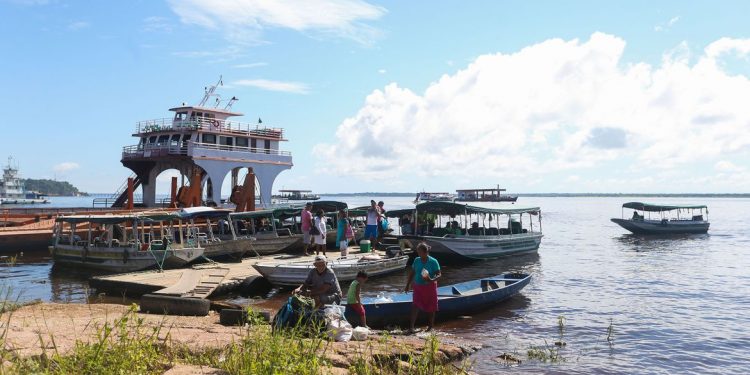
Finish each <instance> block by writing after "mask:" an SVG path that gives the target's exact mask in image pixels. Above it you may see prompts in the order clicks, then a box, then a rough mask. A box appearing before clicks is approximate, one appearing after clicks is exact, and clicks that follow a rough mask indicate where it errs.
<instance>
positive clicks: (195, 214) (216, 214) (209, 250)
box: [177, 207, 255, 259]
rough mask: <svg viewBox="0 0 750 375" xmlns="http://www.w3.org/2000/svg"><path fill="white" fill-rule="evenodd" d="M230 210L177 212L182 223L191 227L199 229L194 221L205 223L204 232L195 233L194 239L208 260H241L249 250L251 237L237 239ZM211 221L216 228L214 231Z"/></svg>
mask: <svg viewBox="0 0 750 375" xmlns="http://www.w3.org/2000/svg"><path fill="white" fill-rule="evenodd" d="M230 213H232V211H230V210H222V209H215V208H213V207H189V208H183V209H180V210H179V211H177V215H178V216H179V217H180V218H181V219H182V220H183V221H189V222H190V223H191V224H192V226H193V227H195V228H199V227H200V226H197V225H196V223H195V221H196V220H200V221H205V231H203V232H197V233H196V234H195V236H196V238H198V241H199V242H200V244H201V245H202V246H203V248H204V255H205V256H206V258H209V259H220V258H224V257H229V258H234V259H237V258H242V256H243V255H244V254H245V253H247V252H248V251H250V250H251V247H252V242H253V241H255V238H253V237H237V235H236V234H235V233H234V231H233V230H232V228H231V225H230V224H229V223H230V219H229V214H230ZM212 219H213V221H215V222H216V224H217V227H216V230H214V226H213V224H214V223H213V222H212Z"/></svg>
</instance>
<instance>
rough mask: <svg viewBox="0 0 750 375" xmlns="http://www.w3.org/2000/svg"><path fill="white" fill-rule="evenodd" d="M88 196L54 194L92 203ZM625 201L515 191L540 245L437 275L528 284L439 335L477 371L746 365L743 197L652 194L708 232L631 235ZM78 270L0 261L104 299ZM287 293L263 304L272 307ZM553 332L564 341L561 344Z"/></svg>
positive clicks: (730, 369) (72, 202) (2, 275)
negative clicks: (534, 214) (464, 347)
mask: <svg viewBox="0 0 750 375" xmlns="http://www.w3.org/2000/svg"><path fill="white" fill-rule="evenodd" d="M328 198H331V199H336V200H342V201H345V202H347V203H349V204H350V206H358V205H365V204H367V203H368V202H369V197H368V198H363V197H355V196H343V197H342V196H338V197H323V199H328ZM373 198H374V199H381V198H379V197H373ZM86 199H87V198H58V200H57V201H54V202H53V203H54V204H55V205H58V206H61V205H64V206H70V207H73V206H90V198H88V201H86ZM382 199H383V200H384V201H385V202H386V208H388V209H396V208H405V207H407V206H409V204H410V199H411V198H407V197H382ZM628 200H639V199H638V198H601V197H596V198H562V197H555V198H546V197H521V198H519V202H518V203H517V204H516V205H517V206H539V207H541V208H542V213H543V219H542V223H543V229H544V235H545V237H544V239H543V240H542V245H541V247H540V248H539V253H538V254H534V255H526V256H522V257H511V258H504V259H498V260H492V261H484V262H476V263H470V264H464V265H452V264H442V267H443V275H444V277H443V278H442V279H441V283H442V284H449V283H453V282H461V281H466V280H470V279H476V278H478V277H483V276H493V275H496V274H500V273H503V272H507V271H520V272H526V273H530V274H532V275H533V279H532V281H531V283H530V284H529V285H528V286H527V287H526V288H525V289H523V290H522V292H521V293H520V294H519V295H517V296H515V297H514V298H512V299H510V300H508V301H506V302H504V303H502V304H500V305H498V306H497V307H495V308H492V309H488V310H487V311H484V312H482V313H480V314H476V315H474V316H471V317H467V318H464V319H459V320H453V321H449V322H443V323H440V324H438V327H437V331H438V333H439V335H441V336H443V337H448V338H450V337H460V338H463V339H467V340H470V341H472V342H477V343H481V344H482V345H483V349H482V350H480V351H479V352H477V353H476V354H474V355H473V356H471V357H470V360H471V361H473V362H474V371H476V372H477V373H480V374H494V373H512V372H519V371H523V372H536V373H566V374H569V373H586V374H590V373H664V374H673V373H702V374H708V373H716V374H727V373H748V372H750V359H749V358H750V357H748V355H747V348H750V272H748V270H749V269H750V255H749V254H748V248H749V247H750V246H749V245H750V229H749V228H750V199H740V198H659V199H658V201H659V202H661V203H674V204H678V203H684V204H707V205H708V206H709V209H710V214H709V215H708V218H709V220H710V221H711V229H710V231H709V234H708V235H690V236H677V237H658V238H649V237H642V236H633V235H630V234H627V233H626V231H625V230H623V229H621V228H620V227H619V226H617V225H616V224H614V223H612V222H610V221H609V218H610V217H620V215H621V209H620V206H621V204H622V203H623V202H625V201H628ZM649 200H651V201H655V200H657V199H655V198H649ZM504 204H506V205H507V203H504ZM7 262H9V259H8V258H5V263H7ZM3 263H4V262H0V264H3ZM86 276H87V275H85V274H78V273H74V272H72V271H70V270H65V269H57V268H53V267H52V263H51V261H50V259H49V257H48V256H47V255H46V254H31V253H24V254H23V256H18V258H17V260H16V265H15V266H13V267H9V266H7V265H3V266H0V279H2V281H0V283H2V284H5V286H6V289H7V286H9V287H10V288H11V290H12V292H13V296H14V297H16V296H18V295H20V297H19V298H20V299H21V300H32V299H36V298H39V299H42V300H45V301H58V302H59V301H61V302H75V303H82V302H85V301H86V300H87V299H89V300H94V301H95V300H100V298H99V297H97V296H95V295H94V293H93V292H89V291H88V288H87V283H86ZM403 284H404V275H402V274H397V275H392V276H387V277H384V278H379V279H372V280H370V281H369V282H368V283H367V284H366V285H365V287H364V290H365V294H367V295H375V294H376V293H379V292H383V291H397V290H399V289H400V288H402V286H403ZM342 287H343V288H346V287H347V286H346V285H342ZM285 297H286V295H283V294H282V295H279V296H276V297H275V298H273V299H272V300H271V301H266V302H264V303H263V305H271V306H278V305H280V304H281V302H282V301H283V300H284V299H285ZM231 299H232V300H234V301H237V302H244V301H245V300H243V299H242V298H240V297H231ZM105 300H107V301H108V302H112V301H113V299H111V298H108V299H105ZM115 300H116V299H115ZM556 341H563V342H565V344H566V345H565V346H564V347H562V348H559V349H558V347H556V346H555V345H554V342H556ZM532 347H535V348H543V349H544V350H545V351H546V353H548V354H552V355H551V356H548V358H547V360H546V361H543V360H541V359H539V357H534V358H530V357H529V356H528V351H529V349H530V348H532ZM536 352H537V353H539V351H536ZM502 354H510V355H512V356H514V357H516V358H518V359H520V360H521V361H522V362H521V363H520V364H508V363H506V362H503V361H502V360H500V359H498V357H499V356H500V355H502Z"/></svg>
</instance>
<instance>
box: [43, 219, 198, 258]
mask: <svg viewBox="0 0 750 375" xmlns="http://www.w3.org/2000/svg"><path fill="white" fill-rule="evenodd" d="M79 225H82V226H83V228H82V230H80V231H79V230H78V229H79V228H78V226H79ZM53 233H54V234H53V245H52V246H50V247H49V251H50V254H52V258H53V260H54V262H55V263H56V264H62V265H69V266H76V267H85V268H89V269H94V270H99V271H105V272H108V273H121V272H132V271H140V270H144V269H147V268H159V269H166V268H179V267H182V266H185V265H186V264H188V263H190V262H192V261H194V260H197V259H198V258H201V257H202V256H203V253H204V249H203V248H202V247H201V243H200V241H199V240H198V233H199V232H198V230H197V229H196V228H195V227H194V226H193V225H192V224H191V223H188V224H185V223H183V218H182V217H181V216H179V215H178V214H176V213H171V212H145V213H137V214H126V215H112V214H107V215H70V216H58V217H57V219H56V220H55V228H54V232H53Z"/></svg>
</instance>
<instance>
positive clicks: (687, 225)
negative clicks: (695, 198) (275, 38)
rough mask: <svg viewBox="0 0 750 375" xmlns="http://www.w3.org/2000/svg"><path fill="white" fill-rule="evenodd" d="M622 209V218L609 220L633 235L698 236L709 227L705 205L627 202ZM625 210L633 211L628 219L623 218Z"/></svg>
mask: <svg viewBox="0 0 750 375" xmlns="http://www.w3.org/2000/svg"><path fill="white" fill-rule="evenodd" d="M622 208H623V212H622V218H619V219H618V218H612V219H610V220H611V221H612V222H613V223H616V224H617V225H619V226H621V227H623V228H625V229H627V230H629V231H630V232H632V233H635V234H689V233H698V234H700V233H706V232H708V227H709V226H710V225H711V224H710V223H709V222H708V220H707V216H708V207H706V206H705V205H663V204H651V203H642V202H627V203H625V204H623V205H622ZM626 208H628V209H632V210H633V215H632V216H631V217H630V218H626V216H625V209H626ZM696 210H697V211H698V212H697V213H696ZM704 210H705V214H704ZM638 211H641V213H640V214H639V213H638ZM704 215H705V216H704ZM646 216H648V217H646ZM654 216H656V217H654Z"/></svg>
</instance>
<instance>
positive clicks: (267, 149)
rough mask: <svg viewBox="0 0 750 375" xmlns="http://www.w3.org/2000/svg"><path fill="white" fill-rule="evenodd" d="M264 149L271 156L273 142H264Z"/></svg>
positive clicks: (267, 140)
mask: <svg viewBox="0 0 750 375" xmlns="http://www.w3.org/2000/svg"><path fill="white" fill-rule="evenodd" d="M263 148H264V149H265V151H266V154H270V153H271V140H269V139H266V140H265V142H264V147H263Z"/></svg>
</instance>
